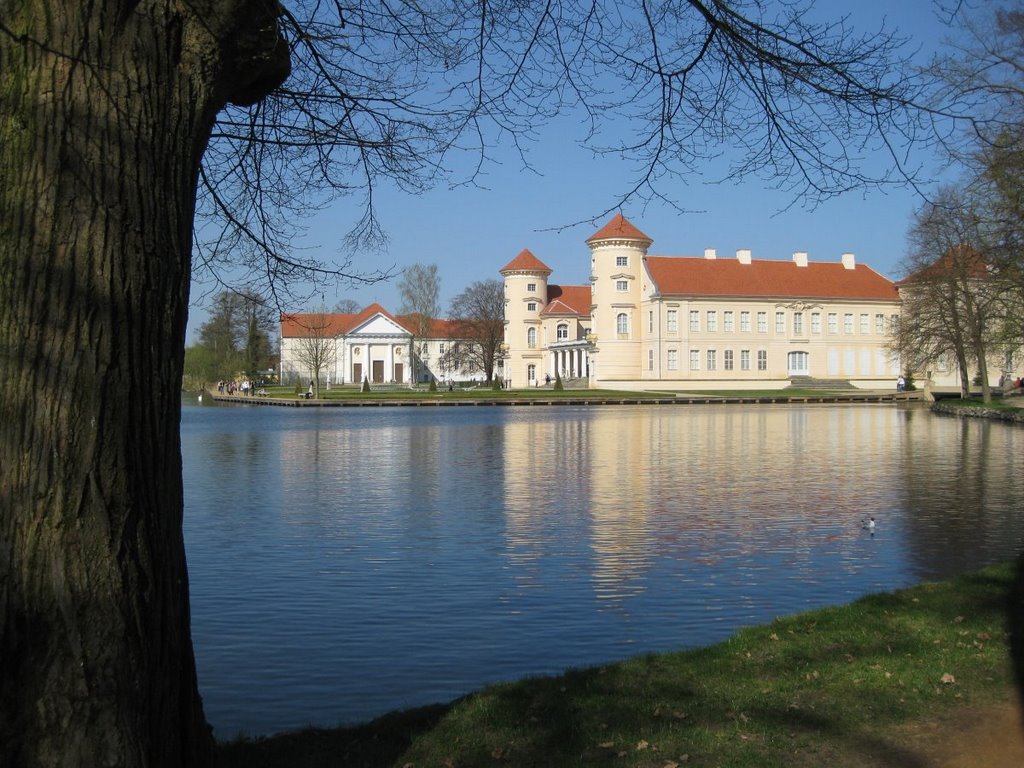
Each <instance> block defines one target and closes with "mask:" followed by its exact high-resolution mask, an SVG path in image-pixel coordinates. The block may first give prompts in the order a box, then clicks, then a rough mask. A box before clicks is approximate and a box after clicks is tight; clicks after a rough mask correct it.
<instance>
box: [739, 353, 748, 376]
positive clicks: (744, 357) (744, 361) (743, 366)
mask: <svg viewBox="0 0 1024 768" xmlns="http://www.w3.org/2000/svg"><path fill="white" fill-rule="evenodd" d="M740 370H741V371H749V370H750V350H749V349H741V350H740Z"/></svg>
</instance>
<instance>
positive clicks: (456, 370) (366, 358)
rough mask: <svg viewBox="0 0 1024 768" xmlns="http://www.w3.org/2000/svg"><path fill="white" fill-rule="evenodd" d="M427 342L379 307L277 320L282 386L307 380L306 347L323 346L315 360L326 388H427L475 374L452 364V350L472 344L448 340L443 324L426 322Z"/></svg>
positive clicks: (410, 326) (408, 324)
mask: <svg viewBox="0 0 1024 768" xmlns="http://www.w3.org/2000/svg"><path fill="white" fill-rule="evenodd" d="M430 325H431V330H430V337H428V338H420V337H416V336H415V335H414V330H415V328H416V326H415V324H414V323H412V322H410V321H409V319H408V318H402V317H396V316H394V315H391V314H390V313H389V312H388V311H387V310H385V309H384V308H383V307H381V306H380V305H378V304H373V305H371V306H369V307H367V308H366V309H364V310H363V311H362V312H359V313H358V314H338V313H333V314H324V315H301V314H288V315H283V316H282V318H281V381H282V382H295V381H297V382H305V381H307V380H309V379H310V378H312V375H313V374H312V371H311V370H310V365H309V359H310V357H311V355H310V353H309V352H308V351H307V350H308V348H309V346H310V344H313V345H326V346H327V348H328V350H329V351H328V352H327V353H326V354H321V355H318V357H319V358H320V359H321V360H322V361H323V363H324V365H323V366H322V368H321V370H320V378H321V381H322V383H324V384H326V385H327V386H332V385H346V384H355V385H358V384H361V383H362V382H363V381H364V380H365V381H368V382H369V383H370V384H400V385H401V384H404V385H409V386H411V385H412V384H414V383H427V382H429V381H430V380H431V379H432V378H433V379H434V380H435V381H439V382H450V381H456V382H461V381H467V380H472V379H473V378H474V372H473V371H472V370H470V369H468V368H467V367H466V366H465V365H453V362H452V360H453V356H452V355H451V354H447V353H448V352H449V351H450V350H451V349H452V347H453V346H454V345H460V344H471V343H472V342H470V341H467V340H465V339H458V338H453V337H451V336H449V335H448V330H449V325H448V324H447V323H446V322H444V321H438V320H434V321H432V322H431V324H430Z"/></svg>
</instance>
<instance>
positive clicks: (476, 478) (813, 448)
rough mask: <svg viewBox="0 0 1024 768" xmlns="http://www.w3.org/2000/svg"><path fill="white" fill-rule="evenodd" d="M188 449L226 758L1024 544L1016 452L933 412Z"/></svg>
mask: <svg viewBox="0 0 1024 768" xmlns="http://www.w3.org/2000/svg"><path fill="white" fill-rule="evenodd" d="M182 438H183V453H184V461H185V484H186V540H187V547H188V556H189V569H190V574H191V583H192V595H193V603H192V607H193V615H194V619H193V633H194V637H195V645H196V654H197V659H198V664H199V671H200V687H201V689H202V691H203V694H204V699H205V703H206V707H207V714H208V717H209V719H210V720H211V722H212V723H213V725H214V727H215V728H216V729H217V731H218V733H219V734H220V735H230V734H233V733H235V732H237V731H245V732H249V733H268V732H273V731H276V730H282V729H286V728H293V727H298V726H302V725H306V724H310V723H313V724H318V725H332V724H336V723H339V722H354V721H361V720H366V719H369V718H371V717H373V716H376V715H379V714H381V713H383V712H385V711H388V710H391V709H396V708H403V707H409V706H416V705H420V704H425V703H430V702H434V701H441V700H447V699H450V698H453V697H455V696H458V695H460V694H462V693H465V692H467V691H469V690H472V689H474V688H477V687H479V686H480V685H482V684H484V683H486V682H490V681H494V680H502V679H510V678H516V677H521V676H524V675H528V674H547V673H553V672H558V671H560V670H562V669H564V668H566V667H570V666H583V665H590V664H598V663H602V662H605V661H610V660H615V659H620V658H623V657H625V656H628V655H633V654H635V653H639V652H644V651H659V650H668V649H674V648H682V647H692V646H697V645H704V644H707V643H711V642H715V641H717V640H721V639H724V638H725V637H728V636H729V635H730V634H731V633H732V632H734V631H735V630H736V629H737V628H738V627H740V626H743V625H748V624H753V623H761V622H764V621H768V620H770V619H772V618H773V617H775V616H778V615H782V614H788V613H794V612H797V611H801V610H806V609H808V608H812V607H817V606H821V605H825V604H831V603H840V602H848V601H850V600H852V599H854V598H856V597H858V596H860V595H862V594H865V593H867V592H871V591H877V590H888V589H894V588H898V587H901V586H905V585H909V584H912V583H916V582H918V581H921V580H924V579H935V578H942V577H945V576H949V575H953V574H955V573H958V572H961V571H964V570H968V569H972V568H975V567H979V566H981V565H985V564H988V563H991V562H995V561H997V560H1000V559H1005V558H1008V557H1009V556H1010V555H1011V554H1012V553H1013V552H1014V550H1015V547H1016V546H1017V545H1018V544H1019V543H1020V542H1021V540H1022V532H1024V519H1022V517H1024V516H1022V515H1021V514H1019V512H1018V507H1019V504H1020V499H1021V498H1022V495H1021V491H1022V488H1021V483H1022V480H1021V477H1020V473H1019V471H1015V469H1014V468H1015V467H1017V466H1020V462H1019V459H1018V457H1019V455H1020V451H1021V449H1022V448H1024V431H1022V430H1020V429H1019V428H1012V427H1007V426H1004V425H1001V424H990V423H987V422H973V421H963V422H961V421H958V420H956V419H949V418H942V417H937V416H933V415H931V414H930V413H928V412H927V411H925V410H921V409H899V408H896V407H893V406H820V405H818V406H749V407H748V406H742V407H736V406H722V407H685V406H684V407H645V406H630V407H600V408H585V407H581V408H515V407H497V408H487V407H473V408H390V409H347V408H340V409H310V410H306V409H280V410H279V409H266V408H245V409H239V408H198V407H186V408H185V409H184V416H183V425H182ZM869 516H874V517H875V518H876V519H877V520H878V529H877V532H876V534H875V535H874V536H871V535H869V534H868V533H867V532H866V531H864V530H863V529H862V528H861V525H860V521H861V519H863V518H867V517H869Z"/></svg>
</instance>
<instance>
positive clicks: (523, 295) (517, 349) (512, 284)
mask: <svg viewBox="0 0 1024 768" xmlns="http://www.w3.org/2000/svg"><path fill="white" fill-rule="evenodd" d="M503 277H504V281H505V343H506V344H508V352H507V357H506V359H505V374H504V375H505V378H506V380H508V381H509V385H510V386H512V387H525V386H527V385H528V381H527V370H528V366H529V365H530V364H533V365H535V366H537V370H536V375H537V378H538V379H540V380H543V378H544V361H545V356H544V352H543V350H544V323H543V322H542V320H541V316H540V312H541V310H542V309H544V306H545V304H546V303H547V293H548V281H547V275H546V274H544V273H543V272H539V271H531V270H524V271H510V272H506V273H505V274H504V275H503ZM531 284H532V285H534V286H536V287H535V290H533V291H531V290H529V286H530V285H531ZM531 302H532V303H533V304H534V305H535V309H533V310H531V309H529V305H530V303H531ZM529 328H536V330H537V345H536V346H535V347H534V348H532V349H531V348H530V347H529V345H528V341H527V330H528V329H529Z"/></svg>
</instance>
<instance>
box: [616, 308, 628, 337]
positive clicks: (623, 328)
mask: <svg viewBox="0 0 1024 768" xmlns="http://www.w3.org/2000/svg"><path fill="white" fill-rule="evenodd" d="M615 332H616V333H620V334H627V333H629V315H627V314H626V313H625V312H619V314H618V315H616V317H615Z"/></svg>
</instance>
